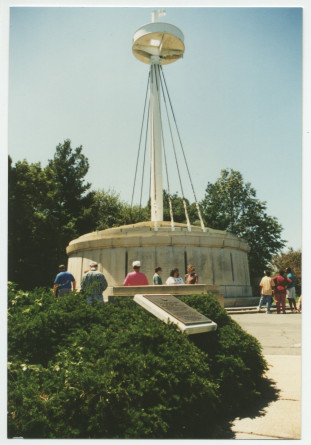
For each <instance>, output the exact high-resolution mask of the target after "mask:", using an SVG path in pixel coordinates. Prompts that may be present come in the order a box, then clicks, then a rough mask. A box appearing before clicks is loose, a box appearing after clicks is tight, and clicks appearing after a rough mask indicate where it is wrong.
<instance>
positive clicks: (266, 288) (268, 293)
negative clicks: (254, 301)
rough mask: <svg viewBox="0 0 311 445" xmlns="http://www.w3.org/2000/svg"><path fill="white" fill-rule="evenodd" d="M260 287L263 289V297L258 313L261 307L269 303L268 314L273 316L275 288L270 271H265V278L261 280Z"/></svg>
mask: <svg viewBox="0 0 311 445" xmlns="http://www.w3.org/2000/svg"><path fill="white" fill-rule="evenodd" d="M259 285H260V287H261V297H260V300H259V306H258V308H257V309H258V311H260V310H261V306H262V305H263V304H264V303H267V314H271V311H270V308H271V300H272V293H273V288H274V281H273V279H272V278H271V273H270V270H266V271H265V276H264V277H263V278H262V279H261V281H260V284H259Z"/></svg>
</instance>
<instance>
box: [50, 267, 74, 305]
mask: <svg viewBox="0 0 311 445" xmlns="http://www.w3.org/2000/svg"><path fill="white" fill-rule="evenodd" d="M58 270H59V273H58V274H57V275H56V278H55V281H54V287H53V295H54V297H64V296H65V295H68V294H69V292H70V291H71V284H72V290H75V289H76V280H75V278H74V276H73V275H72V274H71V273H70V272H67V271H66V267H65V266H64V265H63V264H61V265H60V266H58Z"/></svg>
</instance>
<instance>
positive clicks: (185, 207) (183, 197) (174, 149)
mask: <svg viewBox="0 0 311 445" xmlns="http://www.w3.org/2000/svg"><path fill="white" fill-rule="evenodd" d="M161 71H162V70H161ZM160 81H161V78H160ZM161 87H162V94H163V101H164V105H165V109H166V115H167V121H168V125H169V129H170V134H171V140H172V145H173V151H174V156H175V162H176V167H177V172H178V177H179V185H180V189H181V193H182V199H183V205H184V210H185V216H186V220H187V227H188V231H189V232H191V224H190V220H189V215H188V210H187V204H186V201H185V195H184V190H183V186H182V181H181V175H180V170H179V165H178V159H177V154H176V148H175V143H174V138H173V133H172V127H171V122H170V118H169V114H168V109H167V103H166V98H165V94H164V89H163V84H162V81H161Z"/></svg>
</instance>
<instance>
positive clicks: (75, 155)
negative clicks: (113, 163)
mask: <svg viewBox="0 0 311 445" xmlns="http://www.w3.org/2000/svg"><path fill="white" fill-rule="evenodd" d="M88 168H89V164H88V161H87V159H86V158H85V156H84V155H83V154H82V147H78V148H76V149H75V150H73V149H72V148H71V143H70V141H69V140H66V141H64V143H63V144H59V145H58V146H57V147H56V152H55V155H54V158H53V159H52V160H50V161H49V162H48V165H47V166H46V167H44V168H42V167H41V164H40V163H35V164H28V162H27V161H26V160H23V161H18V162H17V163H16V164H15V165H13V163H12V160H11V159H9V196H8V218H9V227H8V238H9V240H8V246H9V248H8V266H9V267H8V271H9V280H10V281H15V282H17V283H19V284H20V285H21V286H22V287H23V288H24V289H31V288H33V287H34V286H40V285H44V286H46V285H48V284H49V283H51V284H52V282H53V281H52V280H53V279H54V276H55V271H56V270H57V265H58V264H60V263H66V261H67V260H66V251H65V249H66V246H67V245H68V243H69V241H71V240H72V239H74V238H76V237H77V236H79V235H82V234H83V233H85V232H86V231H92V230H93V227H92V223H93V220H92V203H93V192H89V189H90V184H88V183H85V182H84V177H85V175H86V173H87V171H88Z"/></svg>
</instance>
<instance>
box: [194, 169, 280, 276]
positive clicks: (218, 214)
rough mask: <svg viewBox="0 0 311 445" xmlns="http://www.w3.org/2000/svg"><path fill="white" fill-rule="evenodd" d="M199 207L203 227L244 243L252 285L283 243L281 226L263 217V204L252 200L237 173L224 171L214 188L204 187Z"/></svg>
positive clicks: (247, 185)
mask: <svg viewBox="0 0 311 445" xmlns="http://www.w3.org/2000/svg"><path fill="white" fill-rule="evenodd" d="M200 205H201V209H202V214H203V218H204V220H205V224H206V226H208V227H211V228H214V229H219V230H225V231H227V232H231V233H233V234H234V235H237V236H238V237H241V238H243V239H245V241H247V242H248V244H249V246H250V249H251V250H250V252H249V266H250V276H251V281H252V284H253V285H255V284H256V281H257V278H258V277H259V276H261V275H262V273H263V271H264V269H265V268H266V267H267V265H268V264H269V263H270V261H271V258H272V256H273V255H275V254H277V253H278V252H279V251H280V249H282V247H284V243H285V241H284V240H282V239H281V232H282V230H283V229H282V226H281V225H280V224H279V223H278V221H277V219H276V218H275V217H272V216H269V215H267V213H266V209H267V204H266V202H264V201H259V200H258V198H256V191H255V189H254V188H253V187H251V184H250V183H244V181H243V177H242V175H241V173H240V172H238V171H236V170H233V169H230V170H228V169H226V170H222V171H221V176H220V178H219V179H217V180H216V182H215V183H214V184H212V183H208V185H207V187H206V192H205V197H204V199H203V200H202V201H201V203H200Z"/></svg>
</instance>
